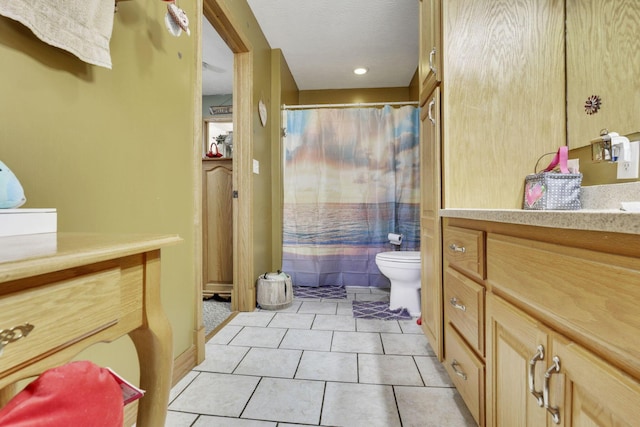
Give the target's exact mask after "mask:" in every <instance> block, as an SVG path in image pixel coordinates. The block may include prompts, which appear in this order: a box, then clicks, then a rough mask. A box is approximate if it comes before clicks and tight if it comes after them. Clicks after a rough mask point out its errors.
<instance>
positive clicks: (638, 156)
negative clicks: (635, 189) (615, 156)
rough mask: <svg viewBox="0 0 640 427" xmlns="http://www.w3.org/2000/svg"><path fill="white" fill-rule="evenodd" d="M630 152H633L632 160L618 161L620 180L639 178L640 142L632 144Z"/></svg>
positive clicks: (630, 144)
mask: <svg viewBox="0 0 640 427" xmlns="http://www.w3.org/2000/svg"><path fill="white" fill-rule="evenodd" d="M629 150H630V151H631V156H630V157H631V160H629V161H624V160H618V179H635V178H638V163H639V162H640V142H639V141H633V142H630V143H629Z"/></svg>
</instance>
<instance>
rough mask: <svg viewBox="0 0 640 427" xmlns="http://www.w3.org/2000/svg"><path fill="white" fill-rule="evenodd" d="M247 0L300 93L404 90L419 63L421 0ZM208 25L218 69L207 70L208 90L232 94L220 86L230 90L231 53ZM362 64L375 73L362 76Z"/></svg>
mask: <svg viewBox="0 0 640 427" xmlns="http://www.w3.org/2000/svg"><path fill="white" fill-rule="evenodd" d="M247 1H248V3H249V6H250V7H251V10H252V11H253V14H254V15H255V17H256V19H257V21H258V23H259V25H260V27H261V28H262V31H263V33H264V35H265V37H266V38H267V41H268V42H269V45H270V46H271V48H274V49H276V48H279V49H281V50H282V53H283V55H284V58H285V60H286V61H287V64H288V66H289V69H290V70H291V73H292V74H293V77H294V79H295V81H296V84H297V85H298V89H300V90H317V89H351V88H377V87H406V86H408V85H409V83H410V81H411V78H412V77H413V74H414V73H415V71H416V69H417V67H418V25H419V24H418V1H419V0H247ZM205 21H206V20H205ZM207 27H208V28H207ZM203 28H204V30H203V61H205V62H207V63H208V64H210V65H211V66H213V67H206V66H205V67H204V68H203V94H205V95H207V94H220V93H231V92H230V91H229V92H224V91H223V90H222V89H217V88H216V87H215V84H219V85H220V87H224V90H226V89H227V88H230V87H231V83H230V81H232V74H233V60H232V59H231V60H230V62H229V60H227V59H225V55H227V56H228V57H232V55H231V53H230V51H229V49H228V48H227V47H226V45H224V42H222V41H221V40H220V38H219V37H217V35H216V34H215V30H213V28H211V26H210V25H209V24H208V23H205V25H203ZM209 32H213V34H208V33H209ZM209 38H211V39H213V38H217V41H213V40H209ZM220 43H222V45H223V46H222V47H224V48H226V53H225V52H224V50H222V49H221V48H220V46H219V44H220ZM216 45H217V46H218V47H217V50H214V49H215V48H214V46H216ZM207 50H209V51H210V52H211V53H207ZM229 64H231V65H229ZM216 67H217V68H218V69H217V70H215V68H216ZM356 67H366V68H368V69H369V72H368V73H367V74H365V75H364V76H356V75H355V74H353V69H354V68H356ZM207 68H208V69H207ZM211 68H214V71H212V70H211ZM221 70H225V71H226V72H220V71H221ZM216 71H218V72H216ZM215 74H217V76H216V75H215ZM227 74H230V75H231V80H230V79H229V77H228V76H227ZM225 77H226V81H225ZM209 80H212V81H211V82H209ZM213 80H218V83H216V82H214V81H213ZM223 81H224V82H226V83H223ZM224 84H226V86H223V85H224Z"/></svg>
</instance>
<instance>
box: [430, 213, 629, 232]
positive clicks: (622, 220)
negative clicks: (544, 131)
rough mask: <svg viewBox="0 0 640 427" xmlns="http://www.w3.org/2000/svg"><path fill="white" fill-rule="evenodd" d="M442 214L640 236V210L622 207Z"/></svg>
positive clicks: (444, 215) (452, 216)
mask: <svg viewBox="0 0 640 427" xmlns="http://www.w3.org/2000/svg"><path fill="white" fill-rule="evenodd" d="M440 215H441V216H442V217H447V218H464V219H473V220H478V221H490V222H504V223H509V224H521V225H533V226H537V227H551V228H569V229H574V230H590V231H607V232H613V233H627V234H638V235H640V213H634V212H625V211H621V210H619V209H581V210H579V211H526V210H522V209H442V210H441V211H440Z"/></svg>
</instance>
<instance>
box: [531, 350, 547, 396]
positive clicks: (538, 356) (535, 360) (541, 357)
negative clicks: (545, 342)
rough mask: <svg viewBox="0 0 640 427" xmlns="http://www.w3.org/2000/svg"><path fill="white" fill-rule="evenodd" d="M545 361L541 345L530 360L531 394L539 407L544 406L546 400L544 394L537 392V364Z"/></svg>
mask: <svg viewBox="0 0 640 427" xmlns="http://www.w3.org/2000/svg"><path fill="white" fill-rule="evenodd" d="M540 360H544V347H543V346H541V345H539V346H538V348H537V351H536V354H534V355H533V357H532V358H531V359H530V360H529V393H531V394H533V397H535V398H536V400H537V401H538V406H539V407H541V408H542V407H543V406H544V399H543V398H542V393H541V392H539V391H536V385H535V375H536V363H538V361H540Z"/></svg>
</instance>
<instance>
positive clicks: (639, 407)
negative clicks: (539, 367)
mask: <svg viewBox="0 0 640 427" xmlns="http://www.w3.org/2000/svg"><path fill="white" fill-rule="evenodd" d="M552 352H553V353H552V354H553V356H556V357H558V361H559V362H558V363H559V372H558V373H557V374H552V375H551V377H550V384H551V385H550V389H551V393H550V396H549V404H550V406H552V407H557V410H558V421H559V424H558V425H561V426H571V427H593V426H602V427H609V426H611V427H613V426H629V427H630V426H635V425H638V422H640V383H638V381H636V380H634V379H632V378H631V377H630V376H628V375H626V374H625V373H623V372H621V371H620V370H618V369H616V368H614V367H613V366H611V365H609V364H608V363H606V362H605V361H603V360H602V359H600V358H599V357H598V356H596V355H594V354H593V353H591V352H589V351H588V350H586V349H584V348H583V347H581V346H579V345H578V344H576V343H573V342H571V341H569V340H568V339H566V338H564V337H562V336H559V335H556V336H554V339H553V342H552ZM554 385H555V386H556V387H553V386H554ZM562 385H564V396H561V395H560V393H556V394H554V390H557V388H558V386H562Z"/></svg>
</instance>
